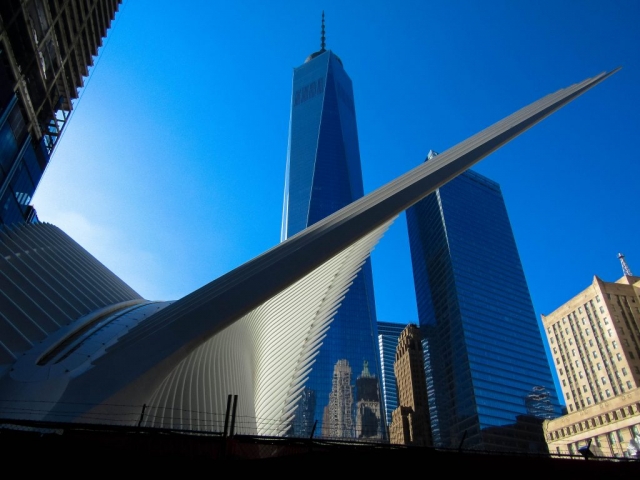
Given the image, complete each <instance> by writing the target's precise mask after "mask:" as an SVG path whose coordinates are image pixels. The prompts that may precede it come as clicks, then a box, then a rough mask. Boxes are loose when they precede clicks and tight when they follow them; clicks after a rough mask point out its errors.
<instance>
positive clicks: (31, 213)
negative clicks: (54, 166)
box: [0, 95, 49, 225]
mask: <svg viewBox="0 0 640 480" xmlns="http://www.w3.org/2000/svg"><path fill="white" fill-rule="evenodd" d="M48 161H49V154H48V153H47V150H46V148H45V146H44V142H42V141H41V142H37V141H34V140H33V139H32V138H31V135H30V134H29V133H28V132H27V129H26V127H25V121H24V118H23V116H22V113H21V111H20V108H19V105H18V102H17V99H16V97H15V95H13V96H12V97H11V99H10V101H9V102H8V103H7V104H6V105H4V108H3V109H2V111H1V113H0V225H2V224H4V225H11V224H13V223H17V222H23V221H27V222H34V221H37V216H36V212H35V210H34V209H33V207H32V206H31V197H33V194H34V192H35V190H36V187H37V185H38V182H39V181H40V178H41V177H42V173H43V172H44V169H45V167H46V165H47V162H48Z"/></svg>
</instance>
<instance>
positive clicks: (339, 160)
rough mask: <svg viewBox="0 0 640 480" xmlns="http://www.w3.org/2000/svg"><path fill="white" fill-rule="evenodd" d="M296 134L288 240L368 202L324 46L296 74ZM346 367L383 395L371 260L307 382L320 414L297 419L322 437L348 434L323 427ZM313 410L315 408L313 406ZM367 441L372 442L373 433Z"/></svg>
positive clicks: (351, 119)
mask: <svg viewBox="0 0 640 480" xmlns="http://www.w3.org/2000/svg"><path fill="white" fill-rule="evenodd" d="M289 128H290V130H289V152H288V158H287V171H286V183H285V199H284V212H283V222H282V240H285V239H287V238H289V237H291V236H293V235H295V234H296V233H298V232H300V231H302V230H304V229H305V228H307V227H309V226H311V225H313V224H315V223H316V222H318V221H319V220H321V219H323V218H325V217H327V216H329V215H331V214H332V213H334V212H336V211H338V210H339V209H341V208H342V207H344V206H346V205H348V204H350V203H351V202H353V201H354V200H356V199H358V198H360V197H362V195H363V186H362V173H361V170H360V152H359V146H358V132H357V127H356V112H355V104H354V98H353V88H352V84H351V79H350V78H349V76H348V75H347V73H346V72H345V70H344V67H343V65H342V61H341V60H340V58H338V56H337V55H335V54H334V53H333V52H332V51H330V50H325V49H324V46H323V48H322V49H321V50H320V51H318V52H316V53H313V54H312V55H310V56H309V57H308V58H307V60H306V61H305V63H304V64H303V65H301V66H300V67H298V68H295V69H294V72H293V92H292V98H291V124H290V127H289ZM342 361H346V362H347V363H348V364H349V365H350V366H351V367H352V368H353V369H354V371H356V372H357V371H359V370H360V368H361V367H362V365H363V362H364V361H366V362H367V363H368V371H369V373H370V375H371V380H369V381H368V382H367V383H368V384H370V383H371V382H375V383H376V384H377V385H378V387H377V388H378V389H379V388H380V387H379V383H380V369H379V357H378V346H377V329H376V312H375V300H374V292H373V283H372V274H371V264H370V260H369V259H367V260H366V261H365V262H364V264H363V265H362V270H361V271H360V272H359V273H358V275H357V277H356V278H355V279H354V280H353V284H352V285H351V287H350V289H349V292H348V293H347V295H346V297H345V299H344V300H343V301H342V304H341V305H340V307H339V309H338V312H337V314H336V316H335V318H334V319H333V322H332V323H331V326H330V328H329V329H328V330H327V332H326V338H324V340H323V344H322V347H321V348H320V350H319V354H318V356H317V358H316V361H315V364H314V366H313V371H312V372H311V374H310V377H309V380H308V382H307V385H306V387H307V388H308V389H311V390H312V391H314V392H315V398H316V406H315V411H314V412H311V411H308V410H307V411H305V410H304V407H305V404H301V405H300V406H299V409H298V415H300V416H304V417H307V418H315V419H316V420H318V431H320V432H334V431H340V432H342V431H343V430H340V429H341V428H342V427H340V426H334V427H327V428H325V427H324V426H322V428H320V426H321V424H322V423H323V422H324V418H334V417H326V416H324V415H323V411H324V409H325V407H327V405H328V404H329V402H330V401H333V400H331V399H332V398H333V397H331V392H332V378H333V372H334V369H335V368H336V367H337V365H338V362H342ZM354 379H355V376H353V378H352V380H354ZM353 386H355V384H354V385H353ZM357 395H358V394H357V392H356V396H357ZM380 397H381V395H380V393H378V398H380ZM306 405H307V406H308V407H310V406H311V404H309V403H308V404H306ZM354 415H355V413H354ZM378 417H379V418H378V421H377V424H378V428H377V433H376V435H375V436H376V437H378V438H382V436H383V435H384V429H383V426H384V421H383V418H382V413H379V414H378ZM296 424H300V422H299V421H297V422H296ZM362 433H363V432H358V431H356V430H355V429H354V430H353V433H352V434H353V435H354V436H355V437H360V436H361V435H362ZM292 434H293V435H302V436H306V432H295V431H294V432H292ZM367 436H370V431H369V432H368V433H367Z"/></svg>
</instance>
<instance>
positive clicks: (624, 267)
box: [618, 253, 633, 277]
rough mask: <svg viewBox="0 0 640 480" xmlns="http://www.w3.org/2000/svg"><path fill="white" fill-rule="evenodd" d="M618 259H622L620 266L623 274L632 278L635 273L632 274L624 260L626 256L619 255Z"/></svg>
mask: <svg viewBox="0 0 640 480" xmlns="http://www.w3.org/2000/svg"><path fill="white" fill-rule="evenodd" d="M618 258H619V259H620V264H621V265H622V273H623V274H624V275H627V276H629V277H632V276H633V273H631V269H630V268H629V265H627V262H626V261H625V259H624V255H623V254H621V253H619V254H618Z"/></svg>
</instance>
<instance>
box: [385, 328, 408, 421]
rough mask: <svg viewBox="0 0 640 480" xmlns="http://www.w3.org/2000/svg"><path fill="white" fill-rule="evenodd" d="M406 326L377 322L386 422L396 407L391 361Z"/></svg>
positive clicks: (394, 375) (395, 385)
mask: <svg viewBox="0 0 640 480" xmlns="http://www.w3.org/2000/svg"><path fill="white" fill-rule="evenodd" d="M406 327H407V325H405V324H402V323H393V322H378V348H379V350H380V367H381V373H382V398H383V399H384V408H385V414H386V420H387V424H390V423H391V413H392V412H393V411H394V410H395V409H396V408H397V407H398V385H397V383H396V374H395V371H394V370H393V363H394V362H395V361H396V349H397V348H398V339H399V338H400V334H401V333H402V331H403V330H404V329H405V328H406Z"/></svg>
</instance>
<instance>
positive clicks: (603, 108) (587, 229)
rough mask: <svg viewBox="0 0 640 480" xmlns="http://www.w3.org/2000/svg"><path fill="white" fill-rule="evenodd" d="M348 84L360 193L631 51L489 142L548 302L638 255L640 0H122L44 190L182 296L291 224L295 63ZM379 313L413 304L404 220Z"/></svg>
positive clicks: (101, 253)
mask: <svg viewBox="0 0 640 480" xmlns="http://www.w3.org/2000/svg"><path fill="white" fill-rule="evenodd" d="M322 10H325V13H326V22H327V48H329V49H331V50H333V51H334V52H335V53H336V54H337V55H338V56H340V58H341V59H342V60H343V63H344V66H345V69H346V71H347V73H348V74H349V75H350V77H351V79H352V81H353V85H354V92H355V102H356V112H357V119H358V129H359V138H360V153H361V159H362V170H363V175H364V186H365V192H370V191H372V190H373V189H375V188H377V187H379V186H381V185H383V184H385V183H387V182H388V181H391V180H393V179H395V178H396V177H397V176H398V175H400V174H402V173H405V172H406V171H408V170H409V169H411V168H413V167H414V166H416V165H418V164H419V163H421V162H422V161H423V160H424V158H425V156H426V154H427V152H428V151H429V149H434V150H436V151H439V152H442V151H444V150H446V149H447V148H449V147H451V146H453V145H455V144H457V143H458V142H460V141H462V140H464V139H465V138H467V137H468V136H470V135H472V134H474V133H476V132H477V131H479V130H481V129H483V128H485V127H487V126H489V125H490V124H492V123H494V122H495V121H497V120H500V119H501V118H503V117H504V116H506V115H508V114H510V113H512V112H513V111H515V110H517V109H519V108H521V107H523V106H525V105H527V104H529V103H530V102H532V101H534V100H537V99H538V98H540V97H542V96H543V95H546V94H548V93H551V92H554V91H556V90H558V89H560V88H563V87H566V86H568V85H570V84H572V83H575V82H578V81H581V80H583V79H585V78H587V77H590V76H593V75H596V74H598V73H600V72H602V71H605V70H611V69H613V68H615V67H617V66H622V67H623V69H622V70H621V71H620V72H618V73H617V74H616V75H614V76H613V77H612V78H610V79H609V80H607V81H606V82H604V83H603V84H601V85H599V86H597V87H596V88H594V89H593V90H591V91H589V92H587V93H586V94H585V95H584V96H582V97H580V98H578V99H577V100H576V101H574V102H573V103H572V104H570V105H569V106H567V107H565V108H564V109H562V110H561V111H559V112H558V113H556V114H554V115H553V116H552V117H550V118H548V119H546V120H545V121H543V123H541V124H539V125H538V126H536V127H534V128H533V129H531V130H530V131H528V132H526V133H525V134H524V135H522V136H521V137H519V138H517V139H515V140H514V141H513V142H512V143H510V144H509V145H507V146H506V147H504V148H502V149H501V150H499V151H497V152H495V153H494V154H492V155H491V156H489V157H487V158H486V159H485V160H483V161H482V162H481V163H480V164H478V166H476V167H475V170H476V171H478V172H480V173H482V174H484V175H486V176H488V177H490V178H491V179H493V180H495V181H497V182H498V183H500V185H501V187H502V191H503V194H504V198H505V201H506V204H507V210H508V212H509V215H510V219H511V222H512V226H513V230H514V233H515V238H516V242H517V244H518V248H519V252H520V256H521V259H522V263H523V267H524V271H525V275H526V277H527V281H528V284H529V288H530V291H531V296H532V299H533V303H534V307H535V309H536V315H537V316H538V317H539V315H540V314H541V313H550V312H551V311H553V310H554V309H555V308H557V307H558V306H559V305H560V304H562V303H563V302H565V301H566V300H567V299H568V298H570V297H572V296H573V295H575V294H577V293H578V292H579V291H580V290H582V289H584V288H586V287H587V286H588V285H589V284H590V282H591V280H592V277H593V275H598V276H600V277H601V278H602V279H604V280H606V281H615V280H616V279H618V278H619V277H620V276H621V275H622V270H621V268H620V264H619V262H618V260H617V258H616V256H617V254H618V252H623V253H624V254H626V257H627V260H628V263H629V265H630V266H631V268H632V270H635V271H637V272H635V273H640V245H639V244H638V239H639V238H640V222H639V221H638V180H639V179H640V162H639V158H638V157H639V156H638V150H637V143H638V133H639V131H640V113H639V107H640V94H639V88H640V69H639V61H640V27H639V25H640V2H638V1H635V0H633V1H631V0H627V1H625V0H618V1H615V2H613V1H586V0H585V1H577V0H574V1H567V0H542V1H535V2H518V1H511V0H504V1H497V0H487V1H482V2H478V1H471V0H468V1H451V0H437V1H429V2H425V1H399V2H389V1H371V0H368V1H350V2H338V1H334V0H328V1H323V2H317V1H314V0H311V1H305V2H294V1H287V2H285V1H274V2H258V1H255V2H246V1H245V2H210V1H204V0H201V1H197V0H192V1H185V2H179V3H176V2H173V1H168V0H153V1H152V0H135V1H134V0H125V1H124V5H123V6H122V7H121V9H120V12H119V13H118V14H117V16H116V21H115V23H114V24H113V26H112V29H111V30H110V32H109V38H108V40H107V42H106V45H105V46H104V48H103V49H101V51H100V52H101V54H100V57H99V61H98V63H97V65H96V67H95V68H94V69H93V71H92V75H91V77H90V80H89V81H88V83H87V85H86V88H85V89H84V91H83V94H82V97H81V100H80V102H79V103H78V104H77V109H76V110H75V112H74V115H73V117H72V120H71V122H70V124H69V126H68V128H67V130H66V132H65V134H64V136H63V138H62V140H61V143H60V145H59V147H58V149H57V151H56V153H55V155H54V157H53V160H52V162H51V164H50V166H49V168H48V170H47V171H46V173H45V175H44V178H43V180H42V182H41V184H40V187H39V190H38V191H37V192H36V195H35V197H34V205H35V207H36V209H37V211H38V213H39V216H40V219H41V220H43V221H46V222H50V223H53V224H55V225H58V226H59V227H61V228H62V229H63V230H65V231H66V232H67V233H69V234H70V235H71V236H72V237H73V238H75V239H76V240H77V241H78V242H79V243H80V244H81V245H83V246H84V247H85V248H86V249H87V250H89V251H90V252H91V253H93V254H94V255H95V256H96V257H97V258H98V259H99V260H100V261H102V262H103V263H104V264H105V265H106V266H107V267H109V268H111V269H112V270H113V271H114V272H115V273H116V274H118V275H119V276H121V277H122V278H123V279H124V280H125V281H126V282H128V283H129V284H130V285H131V286H132V287H133V288H134V289H136V290H137V291H138V292H139V293H140V294H142V295H143V296H144V297H146V298H150V299H176V298H179V297H181V296H183V295H185V294H187V293H189V292H191V291H193V290H195V289H196V288H198V287H200V286H202V285H204V284H206V283H208V282H210V281H211V280H214V279H215V278H217V277H219V276H220V275H221V274H223V273H226V272H227V271H229V270H231V269H233V268H234V267H236V266H238V265H240V264H242V263H244V262H245V261H247V260H249V259H251V258H253V257H254V256H256V255H258V254H260V253H262V252H263V251H264V250H266V249H268V248H270V247H272V246H273V245H275V244H276V243H277V242H278V241H279V234H280V221H281V212H282V195H283V188H284V173H285V162H286V153H287V135H288V123H289V109H290V100H291V80H292V73H293V67H296V66H298V65H300V64H301V63H302V62H303V61H304V59H305V58H306V57H307V55H309V54H310V53H312V52H314V51H316V50H318V49H319V42H320V38H319V36H320V35H319V31H320V15H321V12H322ZM373 269H374V284H375V294H376V303H377V310H378V318H379V319H380V320H385V321H392V322H402V323H407V322H411V321H413V322H415V321H417V313H416V306H415V295H414V288H413V278H412V273H411V266H410V260H409V249H408V241H407V235H406V222H405V218H404V216H401V217H400V218H399V219H398V221H396V223H395V225H394V226H393V227H392V228H391V230H390V231H389V232H388V234H387V235H386V236H385V237H384V238H383V239H382V241H381V243H380V244H379V245H378V247H377V248H376V250H375V252H374V254H373Z"/></svg>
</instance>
